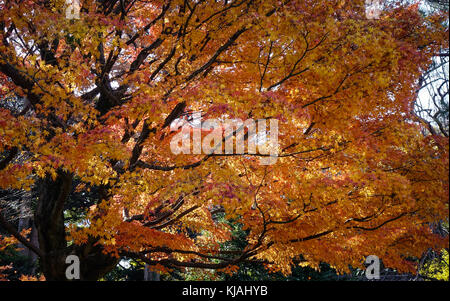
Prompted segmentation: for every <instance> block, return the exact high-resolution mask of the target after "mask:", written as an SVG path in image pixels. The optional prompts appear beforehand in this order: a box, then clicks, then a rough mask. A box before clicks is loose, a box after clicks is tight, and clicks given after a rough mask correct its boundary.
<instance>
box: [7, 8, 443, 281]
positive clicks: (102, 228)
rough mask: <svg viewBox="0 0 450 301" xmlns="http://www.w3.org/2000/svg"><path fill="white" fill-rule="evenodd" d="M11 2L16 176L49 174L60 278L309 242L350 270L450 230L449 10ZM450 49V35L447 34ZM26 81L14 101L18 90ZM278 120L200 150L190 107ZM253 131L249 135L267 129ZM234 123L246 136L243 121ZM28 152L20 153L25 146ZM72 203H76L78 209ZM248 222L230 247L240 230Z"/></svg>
mask: <svg viewBox="0 0 450 301" xmlns="http://www.w3.org/2000/svg"><path fill="white" fill-rule="evenodd" d="M81 4H82V7H81V11H80V15H79V19H71V18H67V15H66V7H65V1H62V0H42V1H27V0H12V1H0V8H1V10H0V29H1V31H0V37H1V39H0V41H1V42H0V74H1V77H0V80H1V90H0V92H1V93H2V94H1V95H0V96H1V99H2V102H4V101H6V99H17V97H20V99H24V102H23V105H22V106H21V109H20V110H13V109H10V108H7V107H6V106H3V108H1V109H0V152H1V156H0V188H2V189H8V190H30V189H32V188H33V187H35V188H36V194H37V196H36V199H35V201H36V206H35V208H33V215H34V223H35V225H36V229H37V233H38V245H37V244H33V243H31V242H30V241H29V240H27V239H26V238H25V237H24V236H22V235H20V234H19V233H17V231H16V230H15V227H14V226H12V225H11V223H10V221H9V220H8V218H7V216H5V214H4V213H5V212H4V209H3V208H2V212H1V213H0V221H1V227H2V228H3V229H4V230H7V231H8V232H10V233H11V234H12V235H14V236H15V237H16V238H17V239H18V240H19V241H20V242H21V243H22V244H24V245H25V246H26V247H27V248H29V249H30V250H32V251H33V252H35V253H36V254H37V255H38V256H39V267H40V269H41V271H42V273H43V274H44V275H45V278H46V279H47V280H57V279H58V280H64V279H65V268H66V265H65V258H66V257H67V256H68V255H69V254H76V255H77V256H79V258H80V262H81V278H82V279H85V280H89V279H92V280H93V279H99V278H100V277H102V276H104V275H105V274H106V273H108V272H109V271H111V270H112V269H113V268H114V267H115V266H116V265H117V264H118V262H119V261H120V258H123V257H126V258H131V259H133V260H136V261H139V262H143V263H146V264H148V265H151V266H153V267H154V269H157V270H159V271H162V272H164V271H166V272H167V271H169V270H171V269H175V268H207V269H217V270H220V271H222V272H230V271H235V270H236V268H237V266H236V265H237V264H239V263H241V262H246V261H248V260H254V261H258V262H264V263H266V267H267V268H268V269H270V270H271V271H280V272H282V273H284V274H288V273H290V272H291V266H292V263H293V260H294V259H295V258H298V257H299V256H301V258H302V260H304V261H305V262H306V263H307V264H308V265H309V266H311V267H313V268H314V267H318V266H319V264H320V263H321V262H327V263H328V264H329V265H330V266H331V267H332V268H333V269H336V270H337V271H340V272H344V271H348V269H349V268H348V267H349V266H354V267H358V266H359V267H362V263H363V260H364V258H365V257H366V256H367V255H371V254H374V255H378V256H379V257H380V258H382V259H383V262H384V263H385V265H386V266H388V267H393V268H397V269H398V270H399V271H400V272H402V271H413V270H415V268H416V267H415V266H413V265H411V264H410V262H409V261H408V260H406V259H407V258H410V257H420V255H421V254H422V253H423V252H424V251H425V250H427V249H428V248H430V247H431V248H435V249H440V248H441V247H442V246H443V245H445V243H447V244H448V241H446V240H444V239H442V238H441V237H440V236H439V235H436V234H433V233H432V231H431V229H430V227H429V224H430V223H432V222H435V221H439V220H443V219H445V218H446V216H447V215H448V214H447V212H448V137H445V136H443V135H438V134H437V133H431V135H423V134H422V132H423V129H424V128H425V126H426V124H424V123H423V122H422V123H420V122H416V120H417V117H416V115H414V114H412V113H413V107H414V101H415V99H416V92H417V89H418V88H419V86H418V84H419V79H420V77H421V75H422V74H423V72H424V70H426V69H427V68H428V67H429V66H430V64H431V60H432V58H433V57H434V56H435V55H436V54H437V53H439V52H440V51H441V49H443V48H445V47H446V46H445V45H446V44H447V34H448V27H445V26H443V25H442V24H444V23H445V22H447V19H448V17H447V15H445V14H440V13H437V14H434V15H432V16H427V17H424V16H423V15H421V14H420V13H419V10H418V6H417V5H410V4H408V3H395V4H389V3H387V4H386V5H385V6H384V11H383V13H382V14H381V15H380V18H379V19H367V18H366V14H365V7H364V1H295V0H293V1H271V0H268V1H254V0H242V1H227V0H224V1H201V0H199V1H189V0H168V1H157V0H155V1H133V0H131V1H128V0H123V1H122V0H99V1H81ZM447 48H448V46H447ZM13 95H14V96H17V97H16V98H12V97H11V96H13ZM193 111H194V112H202V113H203V115H204V117H205V118H224V117H228V118H240V119H242V120H246V119H248V118H253V119H261V118H265V119H277V120H278V121H279V125H280V126H279V141H278V142H279V143H278V144H279V145H265V147H268V148H272V150H276V151H277V153H278V160H277V162H276V164H273V165H261V164H260V161H259V159H260V158H263V157H265V156H267V155H264V153H262V152H258V153H256V154H252V153H249V152H248V150H247V149H246V150H245V151H244V153H238V154H223V153H222V154H217V153H213V154H200V155H191V154H182V155H175V154H173V153H172V152H171V150H170V141H171V137H172V135H173V133H171V132H170V129H169V128H170V127H169V126H168V125H170V124H171V122H172V121H173V120H174V119H175V118H176V117H179V116H184V115H186V114H189V113H190V112H193ZM246 137H247V138H248V139H252V138H253V137H248V132H247V135H246ZM227 139H235V138H234V136H231V137H227ZM19 158H20V159H19ZM69 205H70V206H69ZM218 209H219V211H223V212H224V213H225V215H226V217H227V219H234V220H236V222H239V223H240V224H242V229H243V230H244V231H247V232H248V235H247V236H246V238H245V241H246V245H245V247H244V248H243V249H242V250H233V249H223V248H221V246H222V245H223V244H224V243H225V242H226V241H229V240H231V239H232V235H231V234H232V232H231V231H230V227H229V226H228V225H227V224H226V223H224V222H220V221H219V220H218V219H217V218H216V217H215V215H216V214H217V212H218V211H217V210H218Z"/></svg>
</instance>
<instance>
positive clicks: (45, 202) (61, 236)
mask: <svg viewBox="0 0 450 301" xmlns="http://www.w3.org/2000/svg"><path fill="white" fill-rule="evenodd" d="M38 189H39V196H38V203H37V207H36V212H35V224H36V228H37V232H38V240H39V248H40V249H41V251H42V253H43V254H44V256H43V257H42V258H41V259H40V265H41V269H42V272H43V273H44V276H45V278H46V279H47V280H60V281H61V280H67V278H66V268H67V267H68V264H66V262H65V261H66V258H67V256H69V255H77V256H78V258H79V259H80V280H97V279H99V278H100V277H102V276H103V275H104V274H105V273H107V272H109V271H110V270H112V269H113V268H114V267H115V266H116V264H117V262H118V259H117V258H113V257H111V256H109V255H106V254H104V253H103V252H102V248H101V246H98V245H97V246H94V244H95V242H96V241H95V240H94V239H92V240H90V241H89V242H88V243H87V244H86V245H82V246H70V247H68V246H67V242H66V232H65V225H64V203H65V201H66V199H67V198H68V197H69V194H70V192H71V189H72V175H70V174H68V173H66V172H62V171H59V172H58V174H57V177H56V179H54V180H53V179H52V178H51V177H50V176H47V177H46V178H44V179H43V180H41V181H39V183H38Z"/></svg>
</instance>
